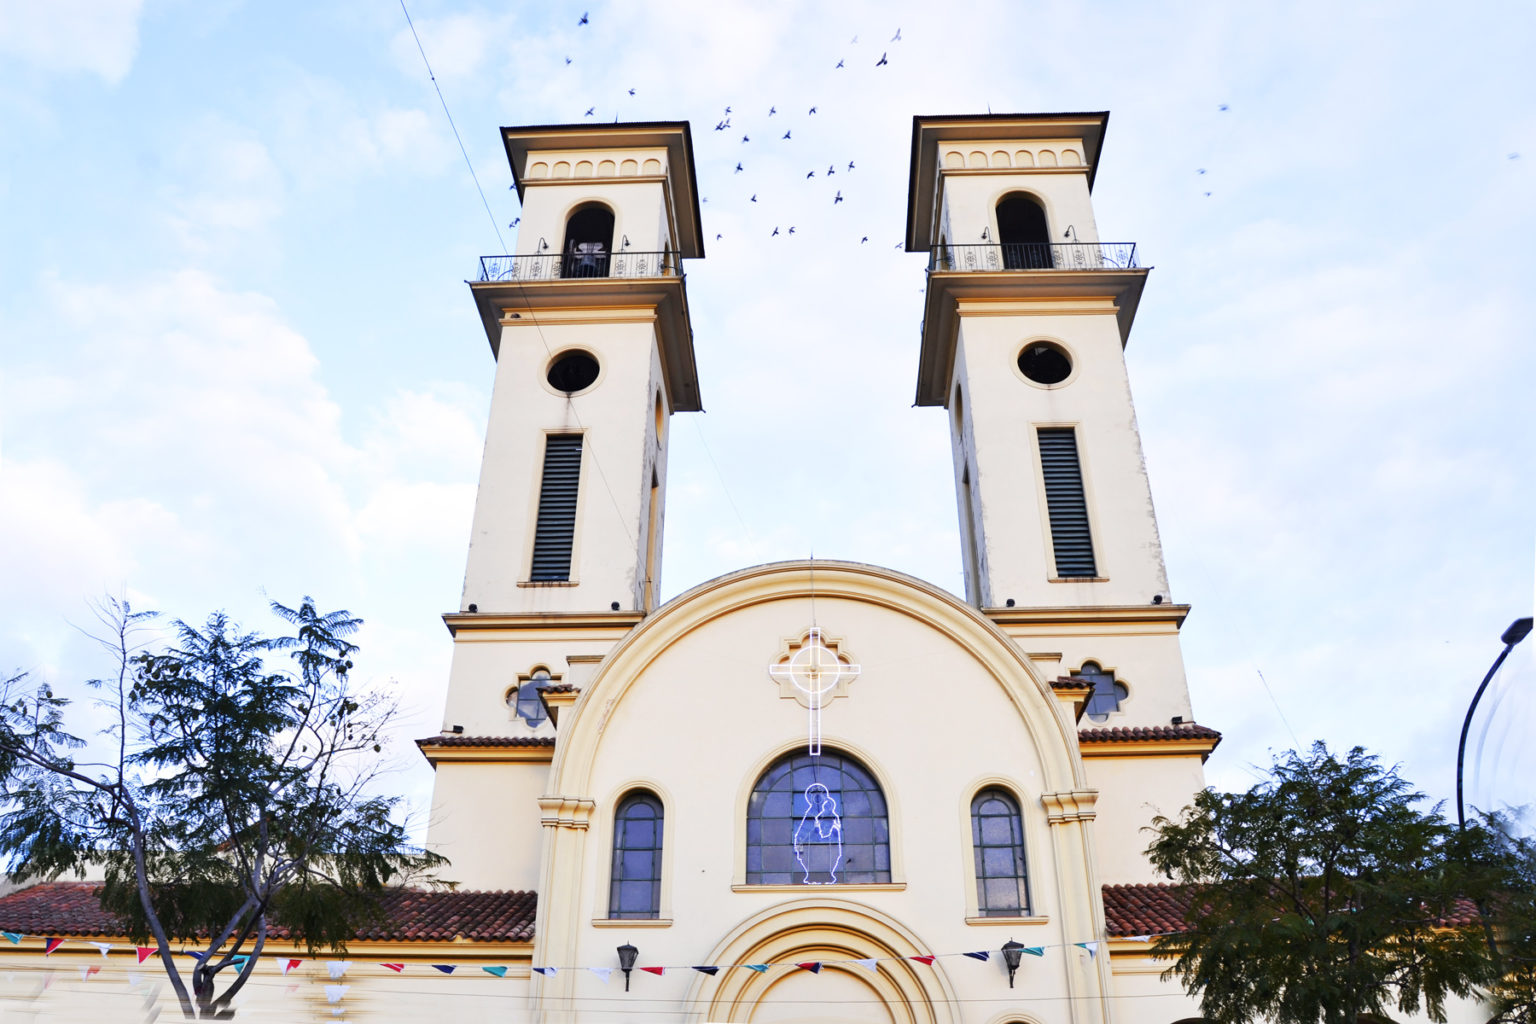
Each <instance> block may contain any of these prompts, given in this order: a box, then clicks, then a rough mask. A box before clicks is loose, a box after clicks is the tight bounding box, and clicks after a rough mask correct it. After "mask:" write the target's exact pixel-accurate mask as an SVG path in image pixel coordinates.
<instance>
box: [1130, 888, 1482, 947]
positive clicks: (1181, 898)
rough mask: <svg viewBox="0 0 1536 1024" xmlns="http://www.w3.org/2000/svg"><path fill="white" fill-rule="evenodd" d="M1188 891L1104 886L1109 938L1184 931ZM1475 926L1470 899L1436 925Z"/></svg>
mask: <svg viewBox="0 0 1536 1024" xmlns="http://www.w3.org/2000/svg"><path fill="white" fill-rule="evenodd" d="M1192 892H1193V891H1192V890H1191V889H1190V888H1189V887H1188V886H1182V885H1169V884H1167V883H1163V884H1157V885H1106V886H1104V926H1105V930H1106V931H1107V932H1108V933H1109V934H1110V935H1158V934H1166V933H1168V932H1181V931H1183V930H1184V914H1185V912H1186V911H1187V910H1188V909H1189V903H1190V900H1191V899H1192ZM1476 923H1477V907H1476V905H1475V904H1473V902H1472V901H1471V900H1457V901H1456V909H1455V911H1454V912H1452V914H1451V915H1450V916H1449V917H1447V918H1445V919H1443V920H1441V921H1440V922H1439V924H1440V925H1441V926H1443V927H1447V928H1459V927H1463V926H1466V925H1470V924H1476Z"/></svg>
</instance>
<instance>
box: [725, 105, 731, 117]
mask: <svg viewBox="0 0 1536 1024" xmlns="http://www.w3.org/2000/svg"><path fill="white" fill-rule="evenodd" d="M725 116H726V117H730V116H731V108H730V107H726V108H725Z"/></svg>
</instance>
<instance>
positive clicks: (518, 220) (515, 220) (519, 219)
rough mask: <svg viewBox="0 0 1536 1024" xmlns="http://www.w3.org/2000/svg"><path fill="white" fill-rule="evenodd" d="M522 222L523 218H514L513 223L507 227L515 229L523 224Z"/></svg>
mask: <svg viewBox="0 0 1536 1024" xmlns="http://www.w3.org/2000/svg"><path fill="white" fill-rule="evenodd" d="M522 220H523V218H521V217H513V218H512V223H511V224H508V225H507V227H509V228H515V227H517V226H518V224H520V223H522Z"/></svg>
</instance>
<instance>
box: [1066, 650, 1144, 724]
mask: <svg viewBox="0 0 1536 1024" xmlns="http://www.w3.org/2000/svg"><path fill="white" fill-rule="evenodd" d="M1090 666H1094V670H1092V671H1090V669H1089V667H1090ZM1071 674H1072V675H1074V676H1078V677H1088V676H1108V677H1109V681H1110V693H1111V694H1112V695H1113V696H1114V697H1115V700H1116V705H1115V707H1114V708H1113V709H1112V710H1110V711H1095V710H1093V708H1094V707H1095V700H1096V699H1099V698H1102V696H1103V695H1102V693H1101V691H1100V688H1099V683H1098V682H1097V680H1095V681H1094V684H1093V685H1094V689H1093V691H1092V692H1091V693H1090V694H1089V695H1088V704H1087V706H1086V707H1084V709H1083V718H1084V719H1085V720H1086V723H1087V725H1088V726H1089V727H1094V726H1105V725H1108V724H1109V723H1110V722H1111V721H1112V720H1113V719H1114V716H1115V715H1118V714H1121V713H1122V712H1124V711H1125V707H1126V705H1127V704H1129V703H1130V701H1131V697H1132V689H1131V685H1130V684H1129V683H1127V682H1126V681H1125V680H1124V679H1121V678H1120V673H1119V672H1118V671H1117V670H1116V668H1115V666H1113V665H1107V664H1105V663H1104V662H1103V661H1101V660H1100V659H1098V658H1086V659H1084V660H1083V663H1082V664H1081V665H1079V666H1078V667H1077V668H1075V669H1073V670H1072V673H1071ZM1100 715H1102V717H1099V716H1100Z"/></svg>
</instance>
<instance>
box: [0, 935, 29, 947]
mask: <svg viewBox="0 0 1536 1024" xmlns="http://www.w3.org/2000/svg"><path fill="white" fill-rule="evenodd" d="M0 935H4V936H5V940H6V941H7V942H9V943H10V944H11V945H13V946H19V945H21V940H22V939H23V938H25V937H26V936H24V935H22V934H21V932H0Z"/></svg>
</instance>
